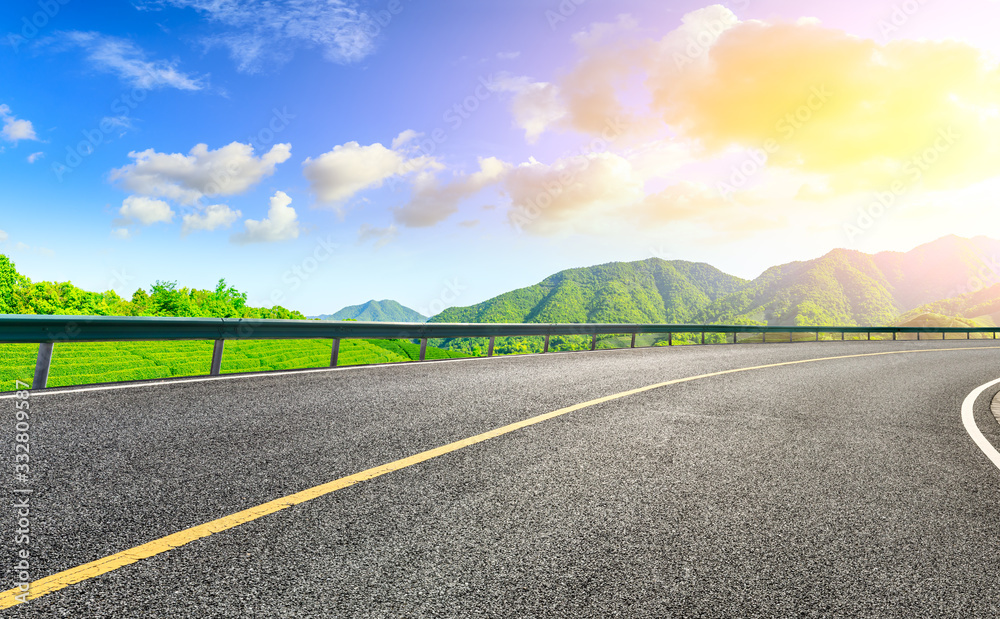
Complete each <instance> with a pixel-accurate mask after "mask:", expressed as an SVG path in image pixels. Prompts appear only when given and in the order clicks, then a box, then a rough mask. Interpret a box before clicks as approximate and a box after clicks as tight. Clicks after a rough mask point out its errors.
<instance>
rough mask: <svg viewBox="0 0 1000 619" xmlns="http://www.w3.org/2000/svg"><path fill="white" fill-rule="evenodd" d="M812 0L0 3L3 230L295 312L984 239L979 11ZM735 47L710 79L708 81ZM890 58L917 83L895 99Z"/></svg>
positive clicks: (985, 129) (983, 66)
mask: <svg viewBox="0 0 1000 619" xmlns="http://www.w3.org/2000/svg"><path fill="white" fill-rule="evenodd" d="M831 4H833V3H820V2H790V1H763V0H759V1H758V0H737V1H734V2H730V3H728V4H724V5H711V4H707V3H704V2H702V3H698V2H670V3H665V2H653V1H651V0H643V1H634V0H618V1H614V2H612V1H610V0H609V1H605V0H563V1H562V2H559V1H557V0H554V1H552V2H545V1H535V2H528V1H524V0H515V1H510V0H507V1H504V2H499V1H493V0H484V1H477V2H460V1H457V0H456V1H450V0H449V1H441V2H415V1H414V0H398V2H396V1H390V0H378V1H374V2H356V1H354V0H328V1H325V2H312V1H308V0H273V1H271V2H262V1H260V0H248V1H244V2H233V1H227V0H132V1H125V0H107V1H105V2H101V3H94V2H85V1H84V0H48V1H46V0H42V1H37V0H36V1H34V2H30V1H21V0H13V1H10V2H8V3H7V4H6V5H5V11H4V12H3V15H2V16H0V71H2V73H0V74H2V76H3V79H2V80H0V120H2V122H3V128H2V129H0V148H2V150H0V183H2V187H3V188H4V196H3V199H2V202H0V204H2V207H0V209H2V210H0V214H2V217H0V230H2V232H0V252H3V253H7V254H9V255H10V256H11V258H12V259H13V260H14V261H15V262H16V264H17V265H18V268H19V270H21V271H22V272H23V273H25V274H26V275H28V276H29V277H31V278H32V279H35V280H58V281H66V280H70V281H73V282H74V283H75V284H76V285H78V286H81V287H83V288H86V289H91V290H106V289H109V288H110V289H114V290H116V291H117V292H119V294H122V295H124V296H131V294H132V292H133V291H134V290H135V289H136V288H140V287H142V288H148V286H149V285H150V284H151V283H152V282H153V281H155V280H157V279H160V280H177V281H179V282H180V283H181V284H182V285H188V286H194V287H200V288H211V287H213V285H214V282H215V281H216V280H217V279H219V278H220V277H225V278H226V279H227V280H228V281H230V282H231V283H232V284H234V285H236V286H237V287H238V288H239V289H240V290H245V291H247V292H248V293H249V295H250V300H251V302H252V303H254V304H258V305H268V306H270V305H273V304H276V303H277V304H281V305H283V306H285V307H289V308H293V309H299V310H301V311H303V312H306V313H309V314H314V313H325V312H333V311H336V310H337V309H339V308H340V307H342V306H344V305H349V304H356V303H361V302H364V301H366V300H368V299H370V298H376V299H382V298H393V299H396V300H399V301H400V302H402V303H404V304H406V305H409V306H411V307H413V308H414V309H417V310H418V311H422V312H424V313H436V312H437V311H440V310H441V309H443V308H444V307H445V306H447V305H451V304H457V305H468V304H472V303H476V302H479V301H482V300H484V299H485V298H488V297H490V296H493V295H495V294H498V293H500V292H503V291H506V290H509V289H512V288H515V287H520V286H524V285H529V284H532V283H535V282H537V281H538V280H540V279H541V278H543V277H545V276H547V275H549V274H551V273H554V272H556V271H558V270H561V269H564V268H569V267H577V266H587V265H592V264H598V263H603V262H609V261H617V260H639V259H645V258H649V257H654V256H656V257H662V258H670V259H675V258H681V259H688V260H698V261H706V262H709V263H711V264H713V265H715V266H718V267H719V268H722V269H723V270H726V271H728V272H731V273H734V274H737V275H741V276H744V277H754V276H756V275H758V274H759V273H760V272H761V271H762V270H763V269H764V268H766V267H767V266H770V265H772V264H776V263H781V262H786V261H790V260H794V259H805V258H810V257H815V256H817V255H821V254H822V253H824V252H825V251H827V250H829V249H832V248H834V247H852V248H857V249H861V250H865V251H878V250H883V249H894V250H906V249H909V248H911V247H913V246H915V245H917V244H919V243H922V242H926V241H929V240H932V239H934V238H936V237H939V236H942V235H943V234H947V233H957V234H962V235H967V236H971V235H973V234H977V233H982V232H984V231H985V232H988V231H989V229H990V223H991V222H993V221H994V217H995V216H994V215H993V210H994V209H993V206H992V196H993V195H995V192H994V185H993V183H995V182H996V179H995V178H994V176H995V175H994V174H993V172H992V170H991V169H988V168H989V167H991V166H984V165H979V166H978V167H977V166H970V165H968V163H969V162H972V161H985V160H987V159H988V158H989V157H990V156H992V155H993V154H995V153H993V150H992V149H993V148H994V147H993V146H991V144H990V142H991V140H987V139H986V137H989V136H992V135H993V133H994V132H1000V130H998V128H997V127H996V126H995V125H996V124H997V123H996V122H995V121H994V120H993V118H994V117H995V113H996V111H997V104H998V102H1000V96H998V92H1000V89H996V87H995V82H996V81H997V80H996V75H995V73H996V69H995V67H993V66H992V65H991V64H990V63H991V62H992V61H991V59H992V58H993V57H994V54H995V53H996V52H997V50H996V49H994V47H995V46H996V45H997V44H996V43H995V42H994V41H993V39H994V37H993V36H992V33H990V32H989V29H988V28H987V27H986V26H985V25H984V24H986V25H988V24H990V23H996V19H997V18H998V17H1000V14H998V8H997V3H995V2H990V1H988V0H981V1H976V0H969V1H968V2H967V3H963V4H964V6H963V7H962V8H961V10H957V9H955V8H954V5H949V6H948V7H944V6H936V4H935V3H930V2H923V3H919V2H916V0H914V1H913V2H912V3H911V5H912V6H910V5H907V6H906V7H905V9H906V10H905V11H904V10H903V5H902V4H899V3H893V2H860V1H851V2H843V3H835V5H834V6H831ZM949 7H950V8H949ZM763 41H770V42H777V43H775V44H774V47H775V48H779V47H780V46H784V47H783V48H781V49H783V50H784V51H783V55H782V56H768V55H767V54H766V48H767V47H768V45H764V44H763V43H762V42H763ZM817 41H821V42H823V44H824V46H823V47H820V45H819V43H816V42H817ZM943 41H950V43H948V44H944V43H942V42H943ZM907 43H909V44H907ZM755 55H756V56H755ZM800 56H801V57H802V58H812V59H813V63H814V64H813V65H811V66H807V67H799V68H796V67H794V66H793V65H794V64H795V63H790V62H788V59H789V58H794V57H800ZM751 57H759V61H758V62H757V63H756V64H754V65H753V66H744V67H740V68H738V70H739V71H742V72H743V73H741V74H740V75H741V76H744V77H747V79H746V82H747V83H749V84H750V85H749V86H747V87H746V88H742V87H741V88H742V89H735V90H733V92H732V94H733V100H732V101H728V100H726V99H725V97H724V95H725V93H723V94H722V95H720V94H718V89H716V90H712V88H710V87H709V86H707V85H706V84H708V82H709V81H710V80H709V78H713V79H714V78H718V77H719V76H720V75H723V74H724V73H725V71H727V70H736V69H731V67H737V66H738V63H737V61H736V60H734V59H738V58H751ZM884 58H889V59H891V65H892V67H893V69H892V73H891V75H890V76H889V77H888V78H884V77H878V75H879V72H880V71H881V70H882V69H884V67H885V65H886V63H885V62H883V61H882V59H884ZM929 60H935V61H936V64H934V66H940V67H944V68H943V69H941V71H939V72H937V71H933V70H932V71H929V72H928V71H927V70H926V69H925V67H926V66H927V63H928V61H929ZM859 67H860V69H859ZM681 71H684V73H681ZM866 72H867V73H866ZM858 75H861V76H866V75H867V76H868V77H870V78H871V79H870V80H868V81H866V80H865V79H860V78H859V77H858ZM845 76H851V77H845ZM956 76H959V77H956ZM774 80H777V81H774ZM893 80H898V81H899V86H900V88H902V87H903V86H908V87H912V85H913V84H914V83H916V82H918V81H919V82H921V83H922V84H923V86H922V88H925V89H926V93H925V94H924V96H923V97H921V99H920V100H921V101H930V102H929V103H927V104H926V105H923V104H922V105H916V104H913V103H912V102H911V103H906V104H905V105H903V103H901V102H900V101H899V100H896V99H894V97H896V96H897V95H894V94H893V92H895V91H893V92H890V90H889V89H888V88H887V87H886V88H885V90H884V91H883V88H882V86H881V85H880V84H884V83H885V82H887V81H888V82H889V83H890V85H892V83H893ZM786 84H793V85H796V87H797V90H796V91H795V92H794V93H793V94H791V95H789V94H788V93H787V92H785V90H786V88H785V87H784V86H783V85H786ZM830 84H835V85H836V87H830V88H831V94H830V96H829V100H830V103H829V104H827V103H826V98H821V99H817V98H811V99H810V97H811V93H812V92H813V91H812V89H814V88H818V87H820V86H828V85H830ZM897 90H899V89H897ZM911 93H912V91H911ZM916 94H919V93H916ZM938 94H941V95H942V96H941V97H938V96H936V95H938ZM713 97H715V98H713ZM838 97H839V98H838ZM800 100H801V105H800V104H799V101H800ZM720 101H721V103H720ZM790 102H791V103H790ZM814 104H815V105H814ZM803 105H806V106H812V108H810V109H806V108H803V107H802V106H803ZM883 108H884V109H887V110H892V117H891V118H890V117H889V116H886V117H884V118H881V117H877V116H873V115H872V114H871V113H868V112H866V113H865V114H864V115H862V114H860V113H859V112H858V110H871V109H883ZM802 110H805V112H802ZM970 110H971V111H972V112H975V113H971V112H970ZM796 112H797V113H799V114H803V113H806V114H807V115H808V117H809V118H808V120H807V121H806V122H805V123H804V124H803V125H802V126H801V127H800V128H797V129H795V130H789V132H790V135H788V134H786V135H784V136H783V138H782V136H781V135H780V134H781V133H782V132H778V136H779V139H783V140H784V141H780V142H776V143H775V149H774V151H773V152H769V153H768V154H767V158H766V163H765V162H763V161H764V160H761V161H762V162H761V163H758V164H756V165H755V164H754V162H755V161H756V159H755V157H757V156H758V153H760V152H761V149H763V148H764V145H765V144H766V143H767V136H768V135H770V134H771V133H774V126H772V125H775V123H774V122H772V119H777V120H778V121H780V119H782V118H783V117H784V116H785V115H786V114H788V113H793V114H794V113H796ZM887 114H888V112H887ZM970 115H971V116H972V117H975V118H978V119H979V120H977V121H975V122H972V121H969V120H968V118H969V117H970ZM893 118H898V119H899V120H898V122H899V123H900V127H899V128H895V126H894V125H893V123H894V122H896V121H895V120H893ZM952 119H954V121H953V122H952ZM904 122H905V125H904V124H903V123H904ZM977 123H978V124H977ZM761 127H763V129H761ZM914 127H916V128H917V131H916V133H917V134H918V137H919V140H918V141H912V140H911V139H910V137H908V136H911V135H912V134H913V133H914V131H913V128H914ZM786 128H787V126H786ZM758 129H761V130H758ZM904 129H905V131H904ZM945 130H949V131H952V133H953V134H954V136H957V137H955V138H954V139H952V140H951V141H950V142H949V141H941V140H937V139H936V137H935V136H937V135H938V133H940V132H942V131H945ZM875 131H878V132H884V133H885V135H884V136H881V137H880V140H879V141H878V142H875V141H874V140H873V141H872V142H871V143H867V142H865V138H864V136H865V135H870V134H872V133H873V132H875ZM769 132H770V133H769ZM851 132H857V134H858V135H859V136H861V137H858V138H855V139H852V140H850V141H848V140H847V139H846V138H845V137H843V136H846V135H850V134H851ZM969 136H985V137H984V138H983V139H981V140H977V139H972V138H971V137H969ZM839 140H844V143H840V142H839ZM935 144H936V145H937V146H934V145H935ZM928 149H930V150H928ZM934 149H936V150H934ZM924 156H927V157H931V156H933V159H934V161H933V162H932V163H933V165H931V164H928V165H927V166H926V168H927V169H926V170H922V172H923V173H922V174H920V175H919V176H917V175H914V183H913V184H912V185H906V186H902V185H900V189H899V191H895V190H892V189H891V188H892V187H893V182H894V179H895V178H897V177H902V176H901V175H905V170H906V169H907V168H906V165H907V164H908V163H909V164H911V165H912V162H913V158H914V157H921V158H922V157H924ZM917 163H918V164H921V165H923V163H924V162H923V159H918V160H917ZM741 166H744V167H745V169H746V170H749V171H750V174H747V175H746V176H747V177H748V178H747V179H746V180H740V178H737V180H740V182H739V183H736V184H734V182H733V178H734V177H733V171H734V170H738V169H740V167H741ZM980 168H982V169H980ZM737 185H738V186H737ZM727 187H728V188H729V189H731V190H732V191H729V190H728V189H727ZM886 191H891V195H890V198H891V200H889V201H890V202H891V204H890V205H888V206H884V205H883V208H881V209H879V208H877V207H876V208H874V210H873V205H874V204H875V202H876V201H877V199H878V198H877V196H878V195H879V194H880V193H883V194H884V193H885V192H886ZM859 209H861V210H860V211H859ZM956 213H957V214H958V216H956ZM866 215H867V217H868V219H865V216H866ZM869 220H872V221H871V222H870V223H869ZM866 224H867V225H866Z"/></svg>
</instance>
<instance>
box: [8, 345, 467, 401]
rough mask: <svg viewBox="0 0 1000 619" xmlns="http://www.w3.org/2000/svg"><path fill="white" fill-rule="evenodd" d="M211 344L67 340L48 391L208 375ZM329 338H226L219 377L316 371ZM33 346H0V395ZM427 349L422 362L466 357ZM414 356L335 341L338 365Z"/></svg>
mask: <svg viewBox="0 0 1000 619" xmlns="http://www.w3.org/2000/svg"><path fill="white" fill-rule="evenodd" d="M212 346H213V344H212V342H208V341H193V342H94V343H87V342H67V343H57V344H56V345H55V348H54V349H53V354H52V367H51V369H50V371H49V382H48V386H49V387H66V386H69V385H89V384H93V383H105V382H115V381H127V380H144V379H153V378H171V377H175V376H201V375H206V374H208V372H209V366H210V364H211V361H212ZM331 346H332V341H331V340H231V341H227V342H226V350H225V354H224V355H223V357H222V373H223V374H233V373H238V372H264V371H270V370H289V369H300V368H320V367H327V366H328V365H329V364H330V349H331ZM37 353H38V344H0V391H12V390H14V388H15V382H14V381H15V380H21V381H23V382H26V383H29V384H30V383H31V379H32V376H33V374H34V371H35V356H36V355H37ZM467 356H468V355H465V354H463V353H459V352H454V351H448V350H441V349H438V348H432V347H428V349H427V358H428V359H450V358H459V357H467ZM419 358H420V345H419V344H413V343H411V342H408V341H401V340H341V342H340V355H339V358H338V365H340V366H348V365H367V364H372V363H399V362H403V361H412V360H416V359H419Z"/></svg>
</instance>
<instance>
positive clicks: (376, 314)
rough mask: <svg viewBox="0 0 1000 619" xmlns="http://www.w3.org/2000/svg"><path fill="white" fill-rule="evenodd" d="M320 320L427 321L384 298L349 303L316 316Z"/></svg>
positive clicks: (419, 314) (425, 317)
mask: <svg viewBox="0 0 1000 619" xmlns="http://www.w3.org/2000/svg"><path fill="white" fill-rule="evenodd" d="M317 318H319V319H321V320H359V321H362V322H427V316H424V315H423V314H421V313H420V312H417V311H416V310H412V309H410V308H408V307H406V306H405V305H401V304H400V303H398V302H396V301H393V300H391V299H384V300H382V301H375V300H374V299H373V300H371V301H369V302H367V303H362V304H361V305H350V306H348V307H345V308H343V309H342V310H340V311H339V312H337V313H335V314H323V315H322V316H317Z"/></svg>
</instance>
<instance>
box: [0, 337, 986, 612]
mask: <svg viewBox="0 0 1000 619" xmlns="http://www.w3.org/2000/svg"><path fill="white" fill-rule="evenodd" d="M996 345H997V343H996V342H993V341H983V342H976V341H973V342H966V341H948V342H941V341H937V342H934V341H924V342H872V343H868V342H848V343H840V342H835V343H831V342H826V343H816V344H814V343H804V344H769V345H750V344H748V345H740V346H707V347H674V348H671V349H667V348H657V349H646V350H636V351H630V350H622V351H599V352H595V353H573V354H550V355H544V356H540V355H536V356H530V357H521V358H494V359H484V360H473V361H458V362H432V363H424V364H408V365H403V366H395V367H380V368H362V369H349V370H348V369H338V370H333V371H322V372H310V373H294V374H284V375H256V376H253V377H249V378H237V379H227V380H204V381H196V382H176V383H171V384H161V385H143V386H139V387H130V388H124V389H122V388H116V389H104V390H62V391H61V392H58V393H35V394H33V395H31V396H30V398H29V401H30V405H31V408H30V410H31V414H32V416H31V439H30V440H31V476H30V481H29V482H26V483H27V484H28V485H29V486H30V488H31V489H32V490H33V494H32V495H31V497H30V505H31V510H30V513H31V515H30V519H31V522H30V528H31V541H30V544H29V545H28V546H27V547H28V548H29V549H30V555H31V558H30V573H31V579H32V580H37V579H40V578H43V577H45V576H48V575H50V574H54V573H57V572H61V571H63V570H69V569H71V568H74V567H76V566H79V565H81V564H86V563H88V562H92V561H95V560H98V559H101V558H103V557H107V556H109V555H112V554H114V553H118V552H121V551H124V550H128V549H130V548H133V547H136V546H139V545H141V544H144V543H146V542H150V541H152V540H157V539H158V538H161V537H164V536H167V535H170V534H173V533H176V532H178V531H182V530H184V529H187V528H189V527H193V526H196V525H201V524H203V523H206V522H209V521H212V520H215V519H219V518H223V517H226V516H228V515H230V514H233V513H235V512H239V511H241V510H245V509H248V508H253V507H255V506H258V505H261V504H264V503H266V502H268V501H272V500H274V499H279V498H281V497H285V496H287V495H290V494H293V493H296V492H299V491H302V490H305V489H308V488H312V487H315V486H317V485H320V484H324V483H326V482H330V481H331V480H336V479H338V478H341V477H344V476H347V475H351V474H353V473H357V472H359V471H363V470H365V469H368V468H371V467H375V466H378V465H382V464H385V463H389V462H394V461H397V460H399V459H402V458H406V457H408V456H412V455H414V454H418V453H421V452H424V451H426V450H428V449H432V448H436V447H439V446H442V445H446V444H449V443H451V442H453V441H458V440H461V439H465V438H467V437H471V436H474V435H477V434H480V433H483V432H486V431H489V430H493V429H495V428H499V427H502V426H505V425H506V424H510V423H512V422H516V421H520V420H524V419H529V418H532V417H535V416H538V415H542V414H544V413H549V412H552V411H556V410H558V409H562V408H564V407H568V406H571V405H574V404H579V403H583V402H587V401H591V400H594V399H598V398H603V397H605V396H611V395H614V394H619V393H621V392H625V391H628V390H632V389H636V388H641V387H645V386H649V385H653V384H656V383H661V382H665V381H670V380H674V379H679V378H685V377H693V376H697V375H701V374H706V373H713V372H718V371H720V370H731V369H737V368H747V367H753V366H761V365H768V364H778V363H785V362H790V361H798V360H807V359H817V358H822V357H836V356H841V355H865V354H868V353H881V352H893V351H912V354H910V353H909V352H907V354H890V355H877V356H851V357H848V358H840V359H827V360H822V361H815V362H809V363H797V364H790V365H780V366H775V367H768V368H760V369H753V370H748V371H743V372H735V373H727V374H720V375H716V376H709V377H705V378H701V379H698V380H693V381H688V382H681V383H677V384H672V385H668V386H664V387H660V388H657V389H652V390H648V391H644V392H641V393H636V394H633V395H628V396H625V397H620V398H617V399H612V400H608V401H605V402H602V403H597V404H594V405H592V406H588V407H585V408H581V409H579V410H574V411H572V412H569V413H566V414H563V415H560V416H558V417H555V418H551V419H547V420H545V421H542V422H540V423H537V424H534V425H530V426H528V427H524V428H520V429H517V430H515V431H512V432H509V433H506V434H503V435H502V436H498V437H496V438H491V439H490V440H486V441H484V442H479V443H477V444H473V445H470V446H466V447H462V448H460V449H455V450H453V451H450V452H449V453H444V454H442V455H440V456H438V457H435V458H433V459H429V460H427V461H424V462H422V463H418V464H415V465H412V466H407V467H405V468H401V469H400V470H396V471H394V472H391V473H388V474H385V475H382V476H380V477H376V478H374V479H370V480H368V481H362V482H361V483H357V484H355V485H352V486H350V487H347V488H344V489H341V490H337V491H335V492H330V493H328V494H325V495H323V496H319V497H318V498H315V499H314V500H311V501H309V502H306V503H302V504H299V505H295V506H292V507H289V508H288V509H284V510H281V511H278V512H277V513H272V514H269V515H265V516H262V517H260V518H257V519H254V520H252V521H249V522H246V523H245V524H241V525H239V526H235V527H233V528H230V529H228V530H225V531H221V532H218V533H215V534H213V535H210V536H208V537H204V538H202V539H198V540H196V541H192V542H191V543H188V544H186V545H183V546H180V547H177V548H174V549H169V550H167V551H165V552H161V553H159V554H156V555H155V556H152V557H150V558H147V559H143V560H140V561H138V562H136V563H133V564H131V565H126V566H124V567H121V568H119V569H115V570H112V571H109V572H107V573H104V574H99V575H96V576H94V577H92V578H88V579H85V580H82V581H81V582H78V583H76V584H73V585H70V586H67V587H64V588H61V589H59V590H57V591H54V592H52V593H49V594H47V595H44V596H42V597H39V598H37V599H33V600H30V601H28V602H26V603H24V604H20V605H17V606H15V607H14V608H11V609H9V610H7V611H3V612H5V613H7V614H9V615H10V616H16V617H115V618H118V617H142V618H157V617H267V618H271V617H573V618H577V617H797V616H803V617H812V616H818V617H861V616H864V617H916V616H920V617H996V616H998V615H1000V470H998V469H997V468H996V467H995V466H994V465H993V464H992V463H991V462H990V461H989V460H988V459H987V457H986V456H985V455H984V454H983V452H982V451H981V450H980V449H979V448H978V447H977V446H976V445H975V443H973V441H972V439H971V438H970V437H969V434H968V433H967V432H966V430H965V428H964V427H963V425H962V420H961V405H962V401H963V400H964V399H965V397H966V396H967V395H968V394H969V392H971V391H972V390H973V389H975V388H976V387H978V386H980V385H982V384H984V383H986V382H989V381H991V380H994V379H996V378H998V377H1000V349H998V348H995V347H994V346H996ZM940 349H945V350H940ZM998 388H1000V387H998ZM998 388H992V389H990V390H987V392H985V393H984V394H983V396H982V397H981V398H980V400H979V401H978V402H977V405H976V421H977V424H978V426H979V428H980V429H981V430H982V432H983V433H984V434H985V435H986V437H987V438H988V439H989V440H990V441H991V442H992V443H993V444H994V445H1000V424H998V423H997V421H996V420H995V419H994V418H993V417H992V415H991V414H990V412H989V403H990V399H991V398H992V396H993V394H994V393H995V392H996V391H997V389H998ZM0 411H3V412H2V416H0V418H2V419H3V422H2V426H3V428H4V433H5V434H4V436H5V441H4V443H5V447H4V449H5V450H6V454H7V455H5V456H4V460H6V461H9V462H12V461H13V458H14V451H15V443H14V419H15V400H13V399H9V398H8V399H0ZM11 471H12V466H5V467H4V473H3V474H4V475H5V476H6V477H7V479H8V480H11V481H10V483H8V484H7V487H8V489H11V488H13V487H14V486H15V485H16V484H13V481H12V478H11ZM21 485H24V484H21ZM8 496H10V497H14V499H13V500H17V497H16V496H15V495H13V494H10V493H8ZM10 505H12V502H8V505H7V506H6V507H5V509H6V510H7V514H3V517H2V518H0V522H2V523H4V524H3V525H0V526H4V527H5V528H7V529H9V530H8V531H3V532H2V535H3V537H2V539H4V544H3V546H2V550H3V554H2V555H0V560H2V561H3V566H4V578H5V581H4V583H3V584H4V587H3V588H4V589H7V588H10V587H11V586H13V583H14V582H15V580H16V578H17V575H16V572H15V571H13V566H14V565H15V564H16V563H17V561H18V560H19V559H18V558H17V557H16V556H15V554H14V553H15V551H16V550H17V548H22V547H21V546H15V545H14V544H12V541H13V539H14V537H13V536H14V528H15V527H16V525H17V523H16V520H17V516H16V514H15V512H16V510H15V508H13V507H10Z"/></svg>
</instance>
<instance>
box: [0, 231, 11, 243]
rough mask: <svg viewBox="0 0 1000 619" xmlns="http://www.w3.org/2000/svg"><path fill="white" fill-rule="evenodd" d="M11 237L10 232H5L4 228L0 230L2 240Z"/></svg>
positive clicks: (0, 239)
mask: <svg viewBox="0 0 1000 619" xmlns="http://www.w3.org/2000/svg"><path fill="white" fill-rule="evenodd" d="M9 238H10V235H9V234H7V233H6V232H4V231H3V230H0V241H6V240H7V239H9Z"/></svg>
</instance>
